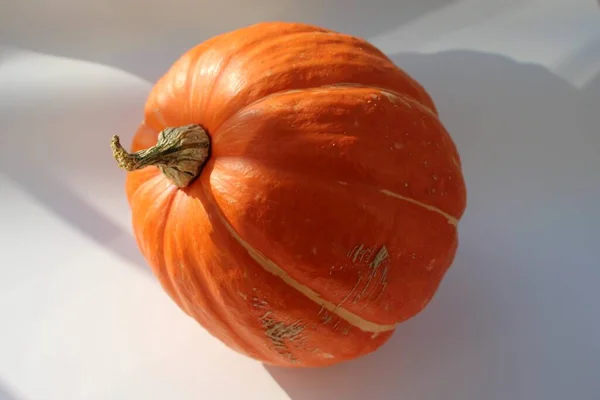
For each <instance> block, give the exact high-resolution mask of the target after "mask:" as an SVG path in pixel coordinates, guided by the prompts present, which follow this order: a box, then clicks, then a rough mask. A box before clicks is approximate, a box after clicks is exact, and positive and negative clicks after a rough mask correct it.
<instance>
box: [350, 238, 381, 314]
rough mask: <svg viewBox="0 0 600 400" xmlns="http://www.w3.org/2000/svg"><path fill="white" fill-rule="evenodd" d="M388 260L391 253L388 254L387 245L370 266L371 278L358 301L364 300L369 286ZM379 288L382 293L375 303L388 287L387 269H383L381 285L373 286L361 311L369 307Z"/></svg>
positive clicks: (368, 279)
mask: <svg viewBox="0 0 600 400" xmlns="http://www.w3.org/2000/svg"><path fill="white" fill-rule="evenodd" d="M388 258H389V252H388V249H387V247H385V245H384V246H381V247H380V248H379V251H378V252H377V253H376V254H375V257H374V258H373V260H372V261H371V262H370V264H369V266H370V267H371V272H370V273H369V277H368V278H367V283H366V284H365V286H364V288H363V290H362V291H361V293H360V294H359V295H358V296H357V297H358V299H361V298H363V297H364V295H365V294H366V293H367V289H368V288H369V286H370V285H371V282H372V281H373V279H374V278H375V277H376V276H377V274H378V272H379V271H378V270H379V267H380V266H381V265H382V264H383V262H384V261H385V260H387V259H388ZM378 287H379V288H380V291H379V294H378V295H377V297H376V298H375V301H376V300H377V299H379V297H380V296H381V294H382V293H383V290H385V288H386V287H387V267H384V268H383V270H382V274H381V278H380V279H379V283H378V284H377V285H374V286H373V289H371V291H370V292H369V294H368V295H367V300H366V301H365V303H364V304H363V306H362V308H361V310H362V309H364V308H365V307H366V306H367V304H368V303H369V302H370V300H371V299H372V297H373V294H374V293H375V292H376V290H377V288H378Z"/></svg>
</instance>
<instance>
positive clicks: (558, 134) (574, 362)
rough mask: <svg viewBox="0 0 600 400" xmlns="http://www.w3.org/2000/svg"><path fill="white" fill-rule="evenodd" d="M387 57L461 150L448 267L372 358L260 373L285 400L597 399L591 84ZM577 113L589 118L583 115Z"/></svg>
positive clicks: (596, 197) (456, 58) (537, 72)
mask: <svg viewBox="0 0 600 400" xmlns="http://www.w3.org/2000/svg"><path fill="white" fill-rule="evenodd" d="M393 58H394V60H395V61H396V62H397V64H398V65H399V66H401V67H403V68H405V69H406V70H407V71H408V72H409V73H411V74H412V75H413V76H414V77H415V78H417V79H418V80H419V81H421V82H422V83H423V84H424V85H425V87H426V88H427V89H428V90H429V91H430V92H431V93H432V95H433V97H434V99H435V100H436V102H437V104H438V106H439V109H440V113H441V117H442V119H443V121H444V122H445V124H446V126H447V127H448V129H449V131H450V132H451V134H452V135H453V137H454V139H455V141H456V142H457V145H458V147H459V150H460V152H461V156H462V159H463V166H464V171H465V177H466V181H467V185H468V188H469V205H468V208H467V213H466V214H465V217H464V220H463V221H462V223H461V226H460V231H461V235H460V238H461V247H460V250H459V252H458V255H457V258H456V261H455V263H454V265H453V267H452V268H451V269H450V271H449V273H448V275H447V277H446V279H445V280H444V282H443V283H442V286H441V288H440V291H439V293H438V294H437V295H436V297H435V298H434V300H433V302H432V303H431V304H430V306H429V307H428V308H427V309H426V310H425V311H424V312H423V313H422V314H421V315H419V316H417V317H415V318H414V319H412V320H410V321H408V322H407V323H405V324H402V325H401V326H400V327H399V329H398V330H397V332H396V333H395V335H394V337H393V338H392V339H391V341H390V342H389V343H388V344H387V345H385V346H384V347H382V348H381V349H380V350H379V351H378V352H376V353H375V354H373V355H370V356H368V357H365V358H364V359H361V360H357V361H355V362H351V363H347V364H344V365H340V366H337V367H333V368H330V369H325V370H286V369H280V368H274V367H266V368H267V370H268V371H269V372H270V373H271V375H272V376H273V377H274V378H275V379H276V380H277V381H278V383H279V384H280V385H281V386H282V388H283V389H284V390H286V392H287V393H288V394H289V396H290V397H291V398H292V399H293V400H325V399H331V398H341V399H342V398H343V399H347V400H353V399H365V398H368V397H372V398H376V399H378V400H388V399H389V400H392V399H397V398H402V399H406V400H413V399H414V400H417V399H419V400H423V399H431V400H437V399H452V400H454V399H487V400H506V399H547V400H550V399H556V400H559V399H560V400H562V399H565V398H577V399H586V400H587V399H589V400H592V399H595V398H597V395H598V393H600V382H599V381H598V379H597V373H598V371H600V343H599V342H598V338H599V337H600V320H598V318H597V305H598V302H599V295H598V290H597V288H596V286H597V282H598V281H600V270H599V268H598V266H600V255H599V254H598V251H597V247H598V243H600V212H599V208H598V204H600V173H599V172H600V153H599V151H598V148H595V147H594V146H592V145H591V144H592V142H593V139H594V138H597V137H598V136H597V134H598V126H599V125H598V124H597V122H598V119H597V115H598V111H599V110H598V108H597V106H598V104H600V102H598V101H596V103H591V101H592V100H593V99H596V100H598V96H600V85H598V84H595V85H592V86H593V87H590V88H589V89H587V91H580V90H578V89H577V88H575V87H573V86H571V85H570V84H568V83H566V82H565V81H564V80H562V79H560V78H558V77H556V76H555V75H553V74H552V73H550V72H549V71H548V70H547V69H545V68H542V67H539V66H535V65H526V64H519V63H516V62H514V61H512V60H511V59H508V58H506V57H502V56H497V55H490V54H483V53H477V52H470V51H450V52H445V53H439V54H434V55H420V54H399V55H396V56H394V57H393ZM596 82H598V80H596ZM584 99H590V100H584ZM581 102H587V103H588V104H590V106H591V104H595V107H596V109H595V110H596V111H595V112H592V111H590V112H589V113H587V115H582V114H581V113H580V112H578V105H581Z"/></svg>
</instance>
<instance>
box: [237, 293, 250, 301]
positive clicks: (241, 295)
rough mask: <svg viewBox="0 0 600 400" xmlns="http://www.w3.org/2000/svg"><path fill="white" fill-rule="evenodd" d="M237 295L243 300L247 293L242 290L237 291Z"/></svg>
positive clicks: (246, 297) (245, 298)
mask: <svg viewBox="0 0 600 400" xmlns="http://www.w3.org/2000/svg"><path fill="white" fill-rule="evenodd" d="M237 294H238V296H240V297H241V298H242V299H244V300H248V295H246V294H245V293H242V292H237Z"/></svg>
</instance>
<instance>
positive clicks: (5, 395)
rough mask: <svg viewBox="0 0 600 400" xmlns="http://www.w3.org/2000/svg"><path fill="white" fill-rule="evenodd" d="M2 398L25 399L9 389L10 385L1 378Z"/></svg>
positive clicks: (0, 389)
mask: <svg viewBox="0 0 600 400" xmlns="http://www.w3.org/2000/svg"><path fill="white" fill-rule="evenodd" d="M0 400H25V397H22V396H19V395H17V394H15V392H14V391H13V390H12V389H9V388H8V386H6V385H5V384H4V382H2V381H1V380H0Z"/></svg>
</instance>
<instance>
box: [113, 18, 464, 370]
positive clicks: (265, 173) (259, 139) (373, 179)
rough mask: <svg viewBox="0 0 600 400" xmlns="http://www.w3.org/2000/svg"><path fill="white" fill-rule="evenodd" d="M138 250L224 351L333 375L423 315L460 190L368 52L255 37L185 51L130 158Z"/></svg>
mask: <svg viewBox="0 0 600 400" xmlns="http://www.w3.org/2000/svg"><path fill="white" fill-rule="evenodd" d="M112 147H113V153H114V156H115V158H116V159H117V161H118V162H119V165H120V166H121V167H122V168H124V169H126V170H128V171H130V172H129V173H128V174H127V180H126V191H127V197H128V199H129V203H130V205H131V210H132V214H133V227H134V232H135V236H136V238H137V242H138V244H139V247H140V250H141V252H142V253H143V255H144V256H145V258H146V260H147V261H148V263H149V264H150V266H151V267H152V270H153V272H154V274H155V275H156V276H157V277H158V279H159V280H160V282H161V284H162V286H163V287H164V289H165V290H166V292H167V293H168V294H169V295H170V296H171V298H172V299H173V300H174V301H175V302H176V303H177V304H178V305H179V307H181V309H182V310H183V311H185V312H186V313H187V314H188V315H189V316H191V317H192V318H194V319H195V320H197V321H198V322H199V323H200V324H201V325H202V326H204V327H205V328H206V329H207V330H208V331H209V332H210V333H211V334H212V335H214V336H216V337H217V338H218V339H220V340H221V341H222V342H224V343H225V344H226V345H228V346H230V347H231V348H233V349H235V350H237V351H239V352H241V353H243V354H246V355H248V356H250V357H253V358H255V359H257V360H261V361H263V362H266V363H269V364H276V365H283V366H326V365H331V364H335V363H339V362H342V361H346V360H350V359H354V358H356V357H359V356H361V355H364V354H367V353H369V352H372V351H374V350H375V349H377V348H378V347H379V346H381V345H382V344H383V343H384V342H385V341H387V340H388V339H389V337H390V336H391V334H392V333H393V331H394V328H395V327H396V325H397V324H398V323H400V322H402V321H404V320H406V319H408V318H410V317H412V316H414V315H415V314H417V313H418V312H420V311H421V310H422V309H423V308H424V307H425V305H426V304H427V303H428V302H429V301H430V300H431V298H432V296H433V295H434V293H435V291H436V290H437V288H438V285H439V284H440V281H441V280H442V277H443V276H444V274H445V272H446V270H447V269H448V267H449V266H450V264H451V263H452V261H453V258H454V255H455V252H456V248H457V222H458V220H459V219H460V217H461V216H462V214H463V212H464V209H465V205H466V190H465V184H464V181H463V177H462V173H461V165H460V161H459V155H458V153H457V150H456V147H455V145H454V143H453V142H452V140H451V138H450V136H449V135H448V133H447V131H446V130H445V129H444V126H443V125H442V123H441V122H440V120H439V119H438V115H437V111H436V108H435V106H434V103H433V102H432V100H431V98H430V96H429V95H428V94H427V93H426V92H425V90H424V89H423V88H422V87H421V86H420V85H419V84H418V83H417V82H416V81H415V80H413V79H412V78H411V77H409V76H408V75H407V74H406V73H405V72H403V71H402V70H401V69H399V68H398V67H396V66H395V65H394V64H393V63H392V62H391V61H390V60H389V59H388V58H387V57H386V56H385V55H384V54H383V53H382V52H381V51H379V50H378V49H377V48H375V47H373V46H372V45H371V44H369V43H367V42H366V41H364V40H362V39H359V38H356V37H352V36H348V35H344V34H341V33H336V32H333V31H330V30H327V29H322V28H319V27H316V26H310V25H305V24H298V23H261V24H257V25H253V26H250V27H246V28H243V29H239V30H236V31H233V32H229V33H225V34H222V35H220V36H217V37H214V38H212V39H210V40H208V41H206V42H204V43H202V44H200V45H198V46H197V47H195V48H193V49H191V50H190V51H188V52H187V53H186V54H184V55H183V56H182V57H181V58H180V59H179V60H178V61H177V62H176V63H175V64H174V65H173V66H172V67H171V68H170V70H169V71H168V72H167V73H166V74H165V75H164V76H163V77H162V78H161V79H160V80H159V81H158V82H157V83H156V85H155V86H154V88H153V90H152V92H151V94H150V96H149V98H148V102H147V104H146V108H145V119H144V122H143V123H142V124H141V126H140V127H139V130H138V131H137V133H136V135H135V137H134V139H133V145H132V151H133V152H135V153H133V154H130V153H128V152H127V151H126V150H125V149H123V147H122V146H121V145H120V144H119V140H118V137H116V136H115V137H113V143H112Z"/></svg>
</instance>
